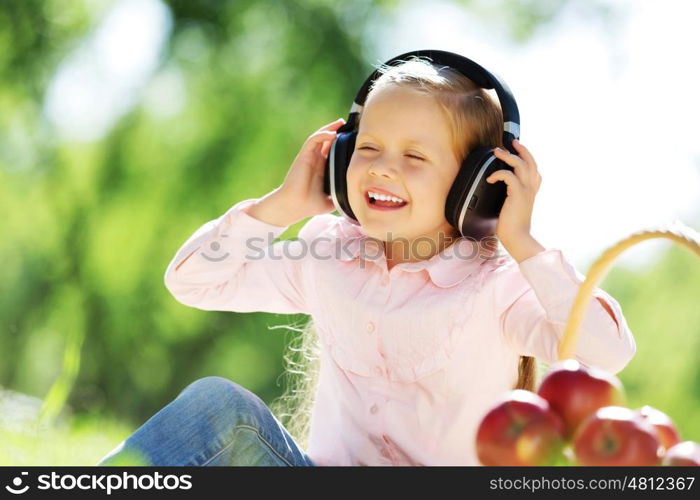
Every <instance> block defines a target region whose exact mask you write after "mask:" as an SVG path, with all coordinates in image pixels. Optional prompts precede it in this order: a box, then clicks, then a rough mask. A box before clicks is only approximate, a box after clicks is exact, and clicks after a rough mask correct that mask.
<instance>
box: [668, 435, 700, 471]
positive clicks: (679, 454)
mask: <svg viewBox="0 0 700 500" xmlns="http://www.w3.org/2000/svg"><path fill="white" fill-rule="evenodd" d="M661 465H691V466H698V467H700V444H698V443H696V442H694V441H683V442H682V443H678V444H676V445H674V446H671V447H670V448H669V449H668V450H667V451H666V455H664V458H663V461H662V462H661Z"/></svg>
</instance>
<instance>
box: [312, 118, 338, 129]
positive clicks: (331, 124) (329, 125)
mask: <svg viewBox="0 0 700 500" xmlns="http://www.w3.org/2000/svg"><path fill="white" fill-rule="evenodd" d="M341 125H345V119H343V118H338V119H337V120H336V121H334V122H331V123H329V124H328V125H324V126H323V127H321V128H320V129H318V130H319V131H320V130H330V129H334V128H338V127H340V126H341Z"/></svg>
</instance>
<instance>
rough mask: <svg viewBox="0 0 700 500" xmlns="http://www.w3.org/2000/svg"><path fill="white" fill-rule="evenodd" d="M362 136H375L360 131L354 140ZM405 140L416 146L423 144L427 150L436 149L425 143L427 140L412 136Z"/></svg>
mask: <svg viewBox="0 0 700 500" xmlns="http://www.w3.org/2000/svg"><path fill="white" fill-rule="evenodd" d="M364 136H367V137H372V138H374V137H376V136H374V135H372V134H370V133H369V132H361V133H359V134H357V137H356V138H355V140H359V139H360V137H364ZM406 142H407V143H408V144H415V145H417V146H423V147H425V148H427V149H428V150H431V151H435V150H436V148H435V147H434V146H432V145H430V144H429V143H427V142H422V141H420V140H418V139H413V138H411V139H407V140H406Z"/></svg>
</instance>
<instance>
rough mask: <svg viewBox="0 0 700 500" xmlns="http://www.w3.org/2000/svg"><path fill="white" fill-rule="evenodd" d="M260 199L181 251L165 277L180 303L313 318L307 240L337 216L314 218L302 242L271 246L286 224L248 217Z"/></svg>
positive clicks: (205, 229) (234, 210)
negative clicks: (310, 305)
mask: <svg viewBox="0 0 700 500" xmlns="http://www.w3.org/2000/svg"><path fill="white" fill-rule="evenodd" d="M256 201H258V198H251V199H247V200H243V201H240V202H238V203H236V204H235V205H233V206H232V207H231V208H230V209H228V210H227V211H226V213H224V214H223V215H222V216H221V217H219V218H218V219H214V220H212V221H209V222H207V223H205V224H204V225H202V226H201V227H200V228H199V229H197V230H196V231H195V232H194V234H192V236H190V238H189V239H188V240H187V241H186V242H185V243H184V244H183V245H182V247H180V249H179V250H178V251H177V253H176V254H175V256H174V258H173V259H172V261H171V262H170V264H169V265H168V267H167V269H166V271H165V276H164V282H165V287H166V288H167V289H168V290H169V291H170V293H171V294H172V295H173V297H175V299H176V300H177V301H178V302H180V303H182V304H185V305H187V306H191V307H196V308H197V309H204V310H207V311H235V312H257V311H260V312H271V313H283V314H294V313H303V314H309V301H308V297H309V294H308V292H309V287H310V285H311V284H310V279H309V277H308V272H309V261H310V256H311V252H309V245H308V242H309V241H310V240H311V239H312V238H313V237H314V236H316V234H318V233H319V232H320V231H322V229H323V228H324V227H325V225H326V224H327V223H328V222H329V221H330V219H329V217H333V216H332V215H330V214H322V215H317V216H314V217H312V218H311V219H310V220H309V221H308V222H307V223H306V224H305V225H304V227H302V229H301V230H300V231H299V237H298V239H296V240H284V241H277V242H274V243H272V242H273V240H274V239H276V238H277V237H279V236H280V234H282V233H283V232H284V231H285V230H286V229H287V227H288V226H275V225H272V224H268V223H266V222H263V221H261V220H259V219H256V218H254V217H252V216H251V215H249V214H248V213H247V210H248V209H249V208H250V207H251V206H252V205H253V204H254V203H255V202H256Z"/></svg>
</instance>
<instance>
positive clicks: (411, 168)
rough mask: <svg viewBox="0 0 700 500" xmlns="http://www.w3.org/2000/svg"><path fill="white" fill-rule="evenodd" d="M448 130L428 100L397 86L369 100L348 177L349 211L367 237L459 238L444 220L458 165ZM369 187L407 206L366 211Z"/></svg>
mask: <svg viewBox="0 0 700 500" xmlns="http://www.w3.org/2000/svg"><path fill="white" fill-rule="evenodd" d="M449 127H450V124H449V121H448V119H447V117H446V116H445V115H444V111H443V110H442V108H440V106H439V105H438V103H437V102H435V100H434V98H432V97H430V96H428V95H425V94H420V93H418V92H416V91H414V90H411V89H407V88H403V87H399V86H396V85H390V86H388V87H384V88H382V89H378V90H376V91H375V92H374V93H372V94H371V95H370V98H369V99H368V100H367V101H366V102H365V107H364V110H363V113H362V120H361V121H360V126H359V128H358V134H357V140H356V142H355V150H354V152H353V155H352V158H351V161H350V165H349V166H348V173H347V182H348V197H349V202H350V206H351V207H352V210H353V212H354V214H355V216H356V217H357V220H358V222H359V223H360V224H361V225H362V228H363V230H364V231H365V232H366V233H367V234H368V235H369V236H371V237H374V238H377V239H379V240H382V241H387V240H388V239H389V238H391V239H392V240H396V239H397V238H406V239H407V240H408V241H413V240H415V239H416V238H419V237H421V236H422V237H427V238H430V239H432V240H435V241H439V239H441V237H440V232H442V233H443V235H444V236H442V237H443V238H444V237H456V236H457V235H458V234H457V233H456V231H455V229H454V228H453V227H452V226H451V225H450V224H449V223H448V222H447V220H446V219H445V203H446V200H447V194H448V192H449V190H450V187H451V186H452V183H453V182H454V180H455V178H456V176H457V172H458V170H459V166H460V163H461V159H459V160H458V159H457V157H456V156H455V152H454V149H453V146H452V142H451V135H450V128H449ZM411 140H415V141H416V142H415V143H411ZM412 156H417V157H419V158H420V159H417V158H414V157H412ZM371 187H379V188H384V189H385V190H387V191H389V192H391V193H393V194H394V195H396V196H398V197H399V198H401V199H403V200H405V201H407V202H408V204H406V205H405V206H404V207H402V208H399V209H396V210H386V211H384V210H376V209H373V208H370V207H369V206H367V201H366V199H365V197H366V196H367V191H368V189H369V188H371Z"/></svg>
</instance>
